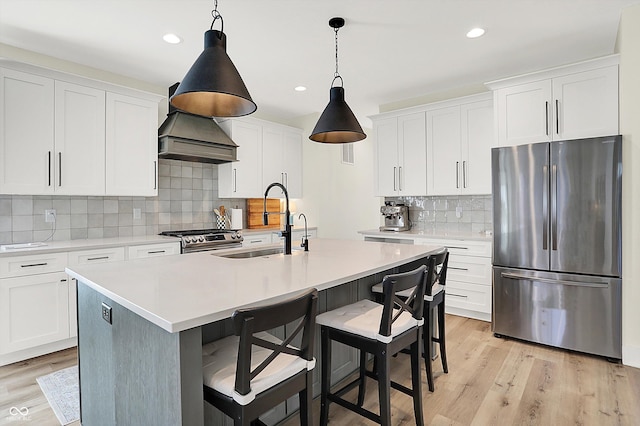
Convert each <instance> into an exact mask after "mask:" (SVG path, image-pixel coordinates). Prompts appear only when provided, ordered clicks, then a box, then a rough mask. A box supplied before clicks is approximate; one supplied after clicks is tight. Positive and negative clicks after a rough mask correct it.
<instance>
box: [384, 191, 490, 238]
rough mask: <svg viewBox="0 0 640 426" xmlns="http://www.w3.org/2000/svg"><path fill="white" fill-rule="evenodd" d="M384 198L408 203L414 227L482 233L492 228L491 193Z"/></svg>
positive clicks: (422, 229) (437, 231)
mask: <svg viewBox="0 0 640 426" xmlns="http://www.w3.org/2000/svg"><path fill="white" fill-rule="evenodd" d="M385 201H395V202H397V203H404V204H405V205H407V206H409V219H410V220H411V223H412V229H415V230H419V231H426V232H436V233H439V232H447V233H453V232H471V233H481V232H485V231H491V230H492V229H493V225H492V222H493V218H492V201H491V195H460V196H439V197H436V196H433V197H387V198H385ZM458 216H459V217H458Z"/></svg>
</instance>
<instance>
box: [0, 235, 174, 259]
mask: <svg viewBox="0 0 640 426" xmlns="http://www.w3.org/2000/svg"><path fill="white" fill-rule="evenodd" d="M173 241H180V240H179V239H178V238H175V237H165V236H163V235H141V236H138V237H114V238H93V239H86V240H67V241H47V242H45V243H31V244H33V246H32V247H28V248H11V246H20V245H19V244H6V245H3V246H0V257H2V256H16V255H23V254H41V253H42V254H44V253H56V252H66V251H77V250H89V249H97V248H108V247H121V246H134V245H146V244H158V243H169V242H173ZM39 244H44V245H39Z"/></svg>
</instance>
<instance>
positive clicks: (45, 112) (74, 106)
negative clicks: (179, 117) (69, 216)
mask: <svg viewBox="0 0 640 426" xmlns="http://www.w3.org/2000/svg"><path fill="white" fill-rule="evenodd" d="M2 64H3V65H7V68H0V78H1V80H2V81H1V84H0V193H3V194H26V195H42V194H49V195H51V194H60V195H132V196H133V195H135V196H149V195H156V194H157V178H156V173H157V155H158V154H157V150H158V148H157V124H158V104H157V101H158V100H159V99H160V96H157V95H151V94H142V93H141V92H140V95H141V97H140V98H138V97H135V96H136V95H137V94H138V93H139V92H135V95H134V96H125V95H124V94H120V93H119V91H126V89H122V88H119V87H114V86H111V85H109V84H107V83H101V82H98V81H93V80H87V79H83V78H81V77H76V76H71V75H67V74H63V73H59V72H55V71H51V70H44V69H40V68H37V67H32V66H30V65H25V64H19V63H15V62H5V61H3V62H2ZM110 90H114V93H111V92H110ZM116 92H118V93H116ZM132 93H134V92H133V91H132Z"/></svg>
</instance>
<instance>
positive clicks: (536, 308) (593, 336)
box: [492, 267, 622, 359]
mask: <svg viewBox="0 0 640 426" xmlns="http://www.w3.org/2000/svg"><path fill="white" fill-rule="evenodd" d="M621 305H622V280H621V279H619V278H608V277H592V276H580V275H572V274H557V273H553V272H542V271H530V270H521V269H508V268H500V267H494V268H493V316H492V318H493V322H492V329H493V332H494V333H497V334H501V335H505V336H510V337H515V338H519V339H523V340H528V341H531V342H536V343H542V344H545V345H551V346H555V347H559V348H565V349H571V350H575V351H580V352H586V353H590V354H594V355H600V356H605V357H608V358H615V359H621V358H622V316H621Z"/></svg>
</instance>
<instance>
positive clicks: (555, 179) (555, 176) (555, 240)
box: [551, 164, 558, 250]
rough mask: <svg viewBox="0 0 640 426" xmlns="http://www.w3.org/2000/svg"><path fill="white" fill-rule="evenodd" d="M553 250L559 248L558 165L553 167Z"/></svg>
mask: <svg viewBox="0 0 640 426" xmlns="http://www.w3.org/2000/svg"><path fill="white" fill-rule="evenodd" d="M551 250H558V166H557V165H555V164H554V165H553V166H552V168H551Z"/></svg>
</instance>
